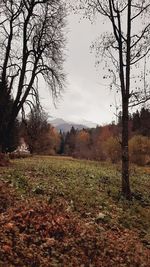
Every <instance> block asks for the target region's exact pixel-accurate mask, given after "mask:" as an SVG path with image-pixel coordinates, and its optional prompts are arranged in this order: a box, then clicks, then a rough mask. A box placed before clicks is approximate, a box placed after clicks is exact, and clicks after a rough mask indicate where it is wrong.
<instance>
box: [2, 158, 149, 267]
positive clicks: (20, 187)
mask: <svg viewBox="0 0 150 267" xmlns="http://www.w3.org/2000/svg"><path fill="white" fill-rule="evenodd" d="M149 177H150V168H148V167H147V168H137V167H135V166H133V167H132V168H131V186H132V190H133V192H134V198H133V201H132V202H130V203H129V202H127V201H125V200H123V199H122V198H121V196H120V194H119V188H120V184H121V182H120V167H119V165H118V166H114V165H111V164H108V163H99V162H92V161H84V160H82V161H81V160H74V159H71V158H63V157H62V158H61V157H33V158H27V159H22V160H20V159H19V160H15V161H12V165H11V167H10V168H7V169H5V168H1V169H0V180H2V181H5V182H7V184H8V185H9V186H11V187H12V188H15V190H16V192H17V193H15V194H17V196H18V198H20V199H21V201H22V202H25V200H26V199H34V200H33V202H34V201H41V200H42V201H44V203H48V204H49V205H53V203H57V204H58V202H59V203H60V202H63V201H65V203H67V204H65V205H66V208H65V210H67V212H71V214H73V216H77V217H78V218H79V220H81V222H82V221H83V222H85V223H87V222H88V223H93V224H95V225H96V226H95V225H94V227H95V228H96V227H97V226H98V227H101V229H102V230H103V228H104V229H105V230H106V231H115V230H116V229H120V230H118V231H122V233H124V231H126V229H130V230H129V231H133V232H136V233H138V239H139V240H140V243H141V241H143V243H144V244H145V245H146V246H147V247H149V246H150V238H149V236H150V224H149V221H150V209H149V205H150V190H149V189H150V182H149ZM81 228H82V227H81ZM139 240H138V241H139ZM7 260H8V259H7ZM3 261H4V258H3ZM93 261H94V260H93ZM143 261H144V260H143ZM83 262H84V260H83ZM59 264H60V263H59V260H58V263H57V264H56V266H65V263H63V264H62V265H61V264H60V265H59ZM66 264H68V263H66ZM78 264H79V263H76V265H73V264H72V265H71V264H70V265H68V266H75V267H78V266H80V265H78ZM94 264H95V265H91V266H101V265H99V264H98V263H97V264H96V263H95V261H94ZM117 264H118V265H117ZM5 266H7V265H5ZM8 266H9V265H8ZM12 266H14V265H12ZM16 266H17V265H16ZM20 266H23V265H21V264H20ZM25 266H28V265H25ZM37 266H44V265H42V264H40V265H37ZM45 266H55V265H53V264H52V263H51V264H50V265H46V264H45ZM66 266H67V265H66ZM83 266H86V265H83ZM87 266H90V265H87ZM103 266H104V265H103ZM106 266H109V264H108V265H107V264H106ZM112 266H113V264H112ZM114 266H115V267H116V266H118V267H119V266H134V265H133V263H132V264H131V265H130V263H128V264H127V265H126V264H124V265H121V263H115V265H114ZM135 266H142V265H135ZM143 266H147V263H146V262H145V265H143Z"/></svg>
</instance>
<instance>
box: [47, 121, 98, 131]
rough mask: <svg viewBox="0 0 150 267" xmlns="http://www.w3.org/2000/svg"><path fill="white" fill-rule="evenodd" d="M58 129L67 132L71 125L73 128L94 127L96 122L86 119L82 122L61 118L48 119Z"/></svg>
mask: <svg viewBox="0 0 150 267" xmlns="http://www.w3.org/2000/svg"><path fill="white" fill-rule="evenodd" d="M49 122H50V123H51V124H52V125H53V126H54V127H55V128H56V129H57V130H58V131H60V130H61V131H63V132H68V131H70V130H71V127H72V126H73V127H74V128H75V129H78V130H82V129H83V128H84V129H85V128H95V127H96V124H95V123H92V122H88V121H83V122H84V123H75V122H68V121H65V120H63V119H61V118H57V119H54V120H50V121H49Z"/></svg>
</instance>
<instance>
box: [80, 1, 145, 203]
mask: <svg viewBox="0 0 150 267" xmlns="http://www.w3.org/2000/svg"><path fill="white" fill-rule="evenodd" d="M82 9H84V10H85V12H86V15H87V16H90V17H91V16H93V15H94V16H96V15H103V16H104V17H105V18H107V19H108V20H109V22H110V26H111V29H112V30H111V31H110V32H106V33H104V35H103V36H101V37H100V38H99V40H98V42H97V43H96V51H97V52H98V54H101V55H103V56H106V57H107V61H106V65H107V66H109V69H108V72H109V76H112V78H113V83H112V86H115V87H117V90H120V91H121V97H122V194H123V195H124V196H125V197H126V198H127V199H130V198H131V190H130V182H129V151H128V139H129V136H128V122H129V106H130V105H132V106H133V105H137V104H139V103H144V102H146V101H147V100H149V99H150V89H149V86H148V84H147V81H146V76H147V75H148V74H149V71H148V70H147V67H146V56H147V55H148V53H149V51H150V45H149V40H150V39H149V35H150V23H149V13H150V2H149V0H140V1H139V0H101V1H99V0H81V1H80V10H82ZM139 21H140V27H139V24H138V23H139ZM109 59H111V62H112V63H113V68H111V67H110V64H108V61H109ZM141 65H143V71H142V70H141ZM138 66H140V67H139V68H138ZM114 67H115V69H114ZM135 67H136V71H135ZM138 72H139V73H138ZM136 73H137V76H136ZM131 78H132V79H131ZM133 78H134V81H135V83H133V82H132V81H133ZM135 78H136V79H135ZM142 82H143V84H142ZM137 84H138V85H137ZM142 86H143V88H142ZM131 88H132V89H131Z"/></svg>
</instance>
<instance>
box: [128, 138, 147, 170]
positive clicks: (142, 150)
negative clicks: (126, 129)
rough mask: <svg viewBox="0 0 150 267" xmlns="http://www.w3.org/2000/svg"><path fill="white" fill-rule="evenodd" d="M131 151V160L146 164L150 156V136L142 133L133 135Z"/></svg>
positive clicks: (130, 145)
mask: <svg viewBox="0 0 150 267" xmlns="http://www.w3.org/2000/svg"><path fill="white" fill-rule="evenodd" d="M129 153H130V160H131V162H133V163H135V164H138V165H141V166H142V165H145V164H146V163H147V162H148V160H149V157H150V138H149V137H146V136H142V135H135V136H134V137H132V138H131V139H130V141H129Z"/></svg>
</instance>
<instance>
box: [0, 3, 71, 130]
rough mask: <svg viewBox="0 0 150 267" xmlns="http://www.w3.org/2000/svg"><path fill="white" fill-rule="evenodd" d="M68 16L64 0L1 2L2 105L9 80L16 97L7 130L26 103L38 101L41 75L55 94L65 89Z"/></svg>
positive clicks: (11, 93) (12, 92)
mask: <svg viewBox="0 0 150 267" xmlns="http://www.w3.org/2000/svg"><path fill="white" fill-rule="evenodd" d="M65 17H66V10H65V7H64V3H63V1H62V0H57V1H56V0H28V1H26V0H1V1H0V32H1V36H0V53H1V58H0V77H1V85H2V86H1V88H0V90H1V93H0V96H1V99H0V105H1V102H2V101H3V99H4V97H3V96H5V95H6V91H5V83H6V81H8V91H9V94H10V95H13V96H14V102H13V105H12V108H11V112H10V116H9V120H8V123H7V128H8V132H9V131H10V130H11V128H12V125H13V123H14V121H15V118H16V117H17V115H18V113H19V112H20V111H21V110H22V111H24V106H25V104H27V105H29V106H31V105H32V103H33V101H35V100H37V101H38V100H39V98H38V96H39V91H38V90H39V78H41V77H43V80H45V81H46V83H47V84H48V86H49V88H50V90H51V91H52V94H53V96H58V94H59V93H60V92H61V90H62V89H63V85H64V74H63V69H62V67H63V61H64V58H63V48H64V45H65V39H64V33H63V30H64V26H65ZM2 88H3V89H2Z"/></svg>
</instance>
